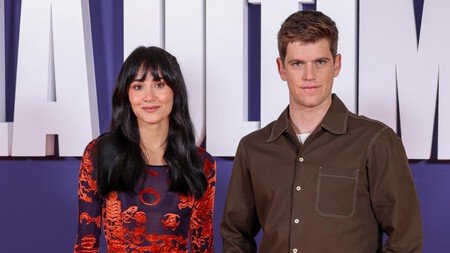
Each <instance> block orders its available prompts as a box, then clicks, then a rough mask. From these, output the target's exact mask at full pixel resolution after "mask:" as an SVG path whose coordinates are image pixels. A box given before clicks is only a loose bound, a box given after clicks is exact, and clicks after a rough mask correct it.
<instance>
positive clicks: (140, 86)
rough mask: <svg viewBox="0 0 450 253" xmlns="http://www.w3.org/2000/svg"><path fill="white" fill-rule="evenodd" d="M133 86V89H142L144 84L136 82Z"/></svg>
mask: <svg viewBox="0 0 450 253" xmlns="http://www.w3.org/2000/svg"><path fill="white" fill-rule="evenodd" d="M131 88H132V89H133V90H141V89H142V85H141V84H134V85H132V86H131Z"/></svg>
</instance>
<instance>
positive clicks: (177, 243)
mask: <svg viewBox="0 0 450 253" xmlns="http://www.w3.org/2000/svg"><path fill="white" fill-rule="evenodd" d="M92 147H93V144H92V143H91V144H89V145H88V147H87V148H86V151H85V152H84V155H83V158H82V161H81V168H80V176H79V186H78V187H79V188H78V234H77V240H76V244H75V248H74V252H76V253H98V252H99V237H100V234H101V227H102V225H103V232H104V235H105V238H106V242H107V249H108V250H107V251H108V253H125V252H132V253H143V252H168V253H169V252H170V253H178V252H188V249H190V252H214V248H213V222H212V218H213V217H212V216H213V206H214V193H215V183H216V164H215V162H214V159H213V158H212V157H211V155H209V154H208V153H207V152H206V151H205V150H203V149H200V148H198V152H199V155H200V157H201V158H202V160H203V165H204V166H203V167H204V171H205V175H206V178H207V180H208V187H207V190H206V192H205V194H204V195H203V197H202V198H201V199H198V200H195V199H194V198H193V197H192V196H191V195H182V194H179V193H175V192H170V191H168V188H169V182H170V181H169V180H170V179H169V174H168V170H169V168H168V166H148V167H147V169H146V172H147V173H146V175H145V176H144V177H142V178H141V180H140V181H139V182H138V183H137V184H136V187H135V193H132V192H120V191H114V192H110V193H109V194H108V195H107V196H106V197H104V198H102V197H101V196H100V192H99V190H98V188H97V183H96V181H95V176H94V169H93V166H92V159H91V153H92V152H91V151H92ZM136 193H138V194H136Z"/></svg>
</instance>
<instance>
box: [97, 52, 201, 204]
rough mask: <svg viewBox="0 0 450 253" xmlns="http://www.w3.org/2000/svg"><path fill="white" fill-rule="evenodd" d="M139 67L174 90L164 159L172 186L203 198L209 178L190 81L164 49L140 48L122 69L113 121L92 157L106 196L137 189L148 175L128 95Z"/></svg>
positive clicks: (102, 191)
mask: <svg viewBox="0 0 450 253" xmlns="http://www.w3.org/2000/svg"><path fill="white" fill-rule="evenodd" d="M139 71H142V72H143V73H150V74H151V75H152V76H153V79H154V80H159V79H164V81H165V82H166V83H167V85H169V87H170V88H171V89H172V91H173V98H174V101H173V107H172V111H171V112H170V115H169V133H168V137H167V148H166V150H165V152H164V161H166V162H167V164H168V166H169V175H170V186H169V190H170V191H174V192H179V193H182V194H189V193H190V194H192V195H193V196H194V197H195V198H200V197H201V196H202V195H203V193H204V192H205V189H206V185H207V181H206V177H205V175H204V173H203V164H202V162H201V160H200V157H199V155H198V153H197V148H196V147H195V137H194V127H193V124H192V121H191V117H190V115H189V109H188V98H187V91H186V85H185V83H184V79H183V76H182V74H181V69H180V66H179V64H178V62H177V60H176V58H175V57H174V56H172V55H171V54H170V53H168V52H166V51H165V50H163V49H161V48H158V47H147V48H146V47H139V48H136V49H135V50H134V51H133V52H132V53H131V54H130V56H128V58H127V59H126V60H125V62H124V63H123V65H122V68H121V70H120V73H119V76H118V78H117V81H116V85H115V88H114V93H113V99H112V100H113V101H112V103H113V108H112V119H111V125H110V127H109V130H108V131H107V132H106V133H105V134H103V135H101V136H100V137H99V138H98V139H97V142H96V143H95V145H94V155H93V160H92V161H93V165H94V168H95V171H96V179H97V184H98V187H99V189H100V193H101V194H102V195H103V196H106V195H107V194H108V193H109V192H110V191H116V190H119V191H133V189H134V187H135V185H136V183H137V182H138V180H139V179H140V178H141V177H142V176H144V175H145V168H146V164H147V161H146V158H145V155H144V153H143V151H142V149H141V138H140V134H139V129H138V125H137V120H136V116H135V115H134V113H133V111H132V108H131V105H130V101H129V99H128V89H129V87H130V84H131V82H132V81H133V80H134V79H135V78H136V75H137V74H138V73H139ZM144 75H145V74H144ZM143 79H144V80H145V76H144V77H143Z"/></svg>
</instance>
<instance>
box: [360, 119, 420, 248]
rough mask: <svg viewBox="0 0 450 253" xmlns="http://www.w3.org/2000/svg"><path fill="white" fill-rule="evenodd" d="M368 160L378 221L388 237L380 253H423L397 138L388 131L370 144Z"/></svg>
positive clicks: (411, 189) (415, 205) (411, 186)
mask: <svg viewBox="0 0 450 253" xmlns="http://www.w3.org/2000/svg"><path fill="white" fill-rule="evenodd" d="M372 143H373V144H372V146H371V147H370V150H369V153H368V160H367V169H368V176H369V183H370V195H371V196H370V197H371V201H372V206H373V210H374V214H375V217H376V219H377V222H378V224H379V226H380V227H381V229H382V230H383V232H384V233H386V234H387V235H388V240H387V241H386V243H385V245H384V247H383V250H382V252H410V253H419V252H422V244H423V235H422V222H421V218H420V210H419V201H418V198H417V193H416V190H415V188H414V182H413V179H412V176H411V172H410V170H409V163H408V159H407V157H406V153H405V150H404V148H403V145H402V143H401V141H400V138H399V137H398V136H397V135H396V133H395V132H394V131H393V130H391V129H390V128H386V129H384V130H381V131H380V132H379V133H378V135H377V136H375V138H374V139H373V141H372Z"/></svg>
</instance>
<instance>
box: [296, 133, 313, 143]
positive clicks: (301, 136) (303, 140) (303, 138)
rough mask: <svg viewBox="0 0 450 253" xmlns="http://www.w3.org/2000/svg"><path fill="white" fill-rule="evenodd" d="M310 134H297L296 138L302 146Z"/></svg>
mask: <svg viewBox="0 0 450 253" xmlns="http://www.w3.org/2000/svg"><path fill="white" fill-rule="evenodd" d="M310 134H311V133H303V134H297V138H298V140H299V141H300V143H301V144H303V143H305V141H306V138H308V136H309V135H310Z"/></svg>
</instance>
